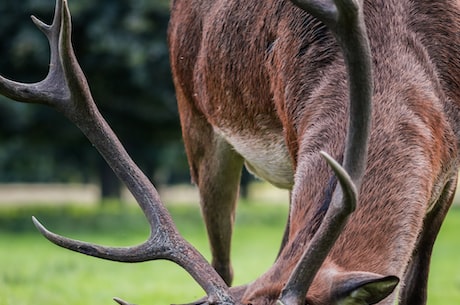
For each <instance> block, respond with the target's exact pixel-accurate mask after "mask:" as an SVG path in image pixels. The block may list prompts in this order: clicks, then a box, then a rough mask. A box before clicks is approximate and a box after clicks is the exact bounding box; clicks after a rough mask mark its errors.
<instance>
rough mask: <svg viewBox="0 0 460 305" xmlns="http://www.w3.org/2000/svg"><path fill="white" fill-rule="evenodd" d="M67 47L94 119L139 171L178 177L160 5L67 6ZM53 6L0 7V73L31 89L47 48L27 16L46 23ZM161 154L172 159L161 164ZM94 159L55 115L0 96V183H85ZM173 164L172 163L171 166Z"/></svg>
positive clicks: (164, 5)
mask: <svg viewBox="0 0 460 305" xmlns="http://www.w3.org/2000/svg"><path fill="white" fill-rule="evenodd" d="M69 2H70V7H71V11H72V17H73V44H74V47H75V49H76V53H77V57H78V59H79V61H80V63H81V65H82V67H83V70H84V71H85V74H86V76H87V78H88V80H89V83H90V86H91V89H92V92H93V95H94V97H95V100H96V101H97V103H98V106H99V107H100V108H101V112H102V113H103V114H104V116H105V117H106V118H107V120H108V121H109V122H110V124H111V125H112V126H113V128H114V130H115V131H116V133H117V134H118V135H119V137H120V138H121V140H122V142H123V143H124V144H125V145H126V146H127V148H128V150H129V152H130V153H131V154H132V155H133V157H134V159H135V160H136V161H137V162H138V163H139V164H140V166H141V168H143V170H144V171H146V172H147V173H149V174H153V173H154V172H156V171H157V170H160V169H163V172H164V171H165V168H168V167H169V166H170V165H171V164H173V165H176V164H180V167H179V168H180V172H187V166H186V162H185V156H184V153H183V148H182V146H181V145H177V144H178V143H180V128H179V121H178V115H177V109H176V103H175V98H174V92H173V86H172V81H171V75H170V69H169V61H168V52H167V43H166V31H167V23H168V18H169V11H168V5H169V2H168V1H165V0H162V1H143V0H141V1H130V0H117V1H113V0H103V1H89V0H71V1H69ZM53 11H54V0H46V1H44V0H25V1H19V2H18V1H13V0H5V1H1V2H0V41H1V42H2V43H1V44H0V73H1V74H2V75H5V76H7V77H9V78H13V79H16V80H20V81H25V82H32V81H38V80H40V79H42V78H43V77H44V76H45V74H46V71H47V69H48V62H49V51H48V45H47V41H46V39H45V37H44V36H43V34H42V33H41V32H40V31H39V30H38V29H36V28H35V26H34V25H33V23H32V22H31V21H30V18H29V15H30V14H33V15H35V16H37V17H39V18H40V19H42V20H44V21H46V22H50V20H51V18H52V15H53ZM171 149H174V150H176V151H177V150H178V153H175V155H178V156H179V157H180V162H177V161H176V160H170V161H169V162H168V163H166V162H162V160H163V159H164V156H165V155H170V154H169V152H170V150H171ZM101 164H103V161H102V159H101V158H100V157H99V156H98V154H97V153H96V152H95V151H94V150H93V149H92V147H91V145H88V143H87V141H86V140H85V139H84V138H83V136H82V135H81V133H80V132H79V131H78V130H77V129H76V128H75V127H74V126H72V125H71V124H70V123H68V122H67V121H65V119H63V118H62V117H61V115H60V114H58V113H54V111H52V110H50V109H48V108H46V107H41V106H33V105H24V104H18V103H14V102H11V101H8V100H7V99H5V98H2V97H0V182H10V181H24V182H34V181H40V182H50V181H59V182H66V181H71V182H76V181H78V182H85V181H88V180H95V178H96V177H98V176H99V171H100V170H101ZM176 167H177V166H176Z"/></svg>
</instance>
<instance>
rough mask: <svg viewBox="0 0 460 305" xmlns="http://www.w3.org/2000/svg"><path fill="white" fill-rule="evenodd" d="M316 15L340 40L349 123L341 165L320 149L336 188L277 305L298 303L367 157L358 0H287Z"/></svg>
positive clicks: (368, 84)
mask: <svg viewBox="0 0 460 305" xmlns="http://www.w3.org/2000/svg"><path fill="white" fill-rule="evenodd" d="M292 2H294V3H295V4H296V5H297V6H299V7H300V8H302V9H304V10H305V11H307V12H309V13H311V14H312V15H314V16H315V17H316V18H318V19H319V20H321V21H322V22H323V23H324V24H325V25H326V26H328V28H329V29H330V30H331V31H332V32H333V33H334V35H335V37H336V39H337V41H338V42H339V44H340V46H341V48H342V51H343V54H344V57H345V62H346V66H347V69H348V75H349V80H348V82H349V98H350V110H349V123H348V132H347V140H346V147H345V154H344V165H343V167H342V166H341V165H340V164H338V163H337V162H336V161H335V160H334V159H333V158H332V157H330V156H329V155H328V154H327V153H325V152H321V154H322V156H323V157H324V158H325V160H326V161H327V162H328V164H329V165H330V166H331V168H332V169H333V171H334V173H335V175H336V176H337V178H338V180H339V182H340V186H341V188H337V189H336V190H335V192H334V195H333V198H332V202H331V204H330V207H329V209H328V211H327V213H326V215H325V216H324V219H323V221H322V223H321V226H320V228H319V229H318V231H317V232H316V233H315V235H314V237H313V238H312V240H311V242H310V244H309V247H308V248H307V249H306V251H305V252H304V253H303V255H302V258H301V260H300V261H299V262H298V264H297V266H296V268H295V269H294V271H293V272H292V274H291V276H290V278H289V281H288V283H287V284H286V286H285V287H284V289H283V291H282V292H281V296H280V298H279V300H278V304H279V305H301V304H304V303H305V295H306V294H307V292H308V289H309V287H310V285H311V283H312V282H313V279H314V277H315V275H316V273H317V272H318V270H319V268H320V267H321V265H322V263H323V261H324V259H325V258H326V256H327V255H328V253H329V251H330V249H331V248H332V246H333V245H334V243H335V241H336V240H337V238H338V236H339V235H340V232H341V231H342V229H343V227H344V226H345V224H346V221H347V220H348V216H349V215H350V214H351V213H352V212H353V211H354V210H355V207H356V203H357V201H358V193H359V189H360V186H361V180H362V177H363V176H364V171H365V167H366V162H367V149H368V140H369V134H370V132H369V130H370V124H371V123H370V120H371V112H372V103H371V102H372V90H373V89H372V63H371V52H370V46H369V42H368V38H367V34H366V28H365V25H364V21H363V12H362V1H360V2H358V0H334V1H333V0H329V1H315V0H292Z"/></svg>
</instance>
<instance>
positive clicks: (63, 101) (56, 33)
mask: <svg viewBox="0 0 460 305" xmlns="http://www.w3.org/2000/svg"><path fill="white" fill-rule="evenodd" d="M33 21H34V23H35V24H36V25H37V27H38V28H39V29H40V30H41V31H42V32H43V33H44V34H45V35H46V37H47V38H48V41H49V44H50V49H51V60H50V69H49V72H48V75H47V76H46V78H45V79H44V80H43V81H41V82H38V83H35V84H23V83H18V82H13V81H10V80H7V79H5V78H3V77H0V94H3V95H5V96H7V97H9V98H11V99H15V100H17V101H21V102H27V103H38V104H45V105H49V106H51V107H53V108H55V109H57V110H58V111H60V112H62V113H63V114H64V115H65V116H66V117H67V118H68V119H69V120H70V121H72V122H73V123H74V124H75V125H77V126H78V127H79V128H80V129H81V130H82V132H83V133H84V134H85V135H86V137H87V138H88V139H89V140H90V141H91V142H92V144H93V145H94V146H95V147H96V148H97V149H98V151H99V152H100V153H101V155H102V156H103V157H104V158H105V160H106V161H107V163H108V164H109V165H110V166H111V168H112V169H113V171H114V172H115V174H116V175H117V176H118V177H119V178H120V179H121V180H122V181H123V182H124V183H125V185H126V186H127V188H128V189H129V190H130V191H131V193H132V194H133V196H134V197H135V198H136V200H137V202H138V204H139V206H140V207H141V209H142V211H143V212H144V214H145V216H146V218H147V220H148V222H149V224H150V227H151V232H150V238H149V239H148V240H147V241H146V242H144V243H143V244H141V245H138V246H134V247H126V248H117V247H104V246H99V245H94V244H91V243H87V242H81V241H76V240H72V239H69V238H65V237H62V236H59V235H57V234H54V233H52V232H50V231H48V230H47V229H46V228H45V227H44V226H42V225H41V224H40V223H39V222H38V221H37V220H36V219H35V218H34V219H33V220H34V223H35V225H36V226H37V228H38V230H39V231H40V232H41V233H42V234H43V235H44V236H45V237H46V238H47V239H49V240H50V241H51V242H53V243H55V244H57V245H59V246H61V247H64V248H67V249H70V250H73V251H77V252H80V253H83V254H87V255H91V256H96V257H100V258H104V259H108V260H115V261H122V262H142V261H147V260H155V259H166V260H170V261H173V262H175V263H177V264H178V265H180V266H182V267H183V268H184V269H186V270H187V272H189V273H190V275H191V276H192V277H193V278H194V279H195V280H196V281H197V282H198V283H199V284H200V285H201V287H202V288H203V289H204V290H205V291H206V293H207V294H208V302H209V303H210V304H212V303H216V302H217V303H219V304H234V302H233V300H232V299H231V297H230V296H229V294H228V287H227V285H226V284H225V283H224V281H223V280H222V279H221V278H220V276H219V275H218V274H217V272H215V270H214V269H213V268H212V267H211V265H210V264H209V263H208V262H207V261H206V260H205V259H204V258H203V256H202V255H201V254H200V253H199V252H198V251H197V250H196V249H195V248H194V247H193V246H192V245H190V244H189V243H188V242H187V241H185V240H184V239H183V237H182V236H181V235H180V234H179V233H178V231H177V229H176V227H175V225H174V223H173V221H172V219H171V217H170V215H169V213H168V211H167V210H166V208H165V207H164V205H163V204H162V203H161V200H160V197H159V195H158V192H157V191H156V189H155V187H154V186H153V185H152V184H151V183H150V181H149V180H148V178H147V177H146V176H145V175H144V174H143V173H142V171H141V170H140V169H139V168H138V167H137V166H136V164H135V163H134V162H133V161H132V159H131V158H130V157H129V155H128V153H127V152H126V150H125V149H124V148H123V146H122V144H121V143H120V141H119V140H118V138H117V137H116V135H115V134H114V133H113V131H112V130H111V128H110V127H109V125H108V124H107V122H106V121H105V120H104V118H103V117H102V115H101V114H100V113H99V111H98V109H97V107H96V105H95V103H94V101H93V98H92V96H91V92H90V89H89V86H88V83H87V81H86V78H85V76H84V74H83V72H82V70H81V68H80V66H79V64H78V62H77V59H76V57H75V54H74V51H73V47H72V43H71V27H72V26H71V17H70V11H69V8H68V5H67V1H66V0H57V1H56V10H55V15H54V19H53V22H52V24H51V25H47V24H45V23H43V22H41V21H40V20H38V19H37V18H35V17H33ZM117 300H119V301H121V300H120V299H117ZM121 302H124V301H121Z"/></svg>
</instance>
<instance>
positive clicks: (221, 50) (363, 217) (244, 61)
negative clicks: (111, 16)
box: [169, 0, 460, 305]
mask: <svg viewBox="0 0 460 305" xmlns="http://www.w3.org/2000/svg"><path fill="white" fill-rule="evenodd" d="M171 13H172V17H171V23H170V29H169V44H170V50H171V51H170V55H171V64H172V69H173V76H174V82H175V86H176V92H177V99H178V105H179V110H180V116H181V123H182V127H183V137H184V142H185V147H186V151H187V155H188V158H189V163H190V168H191V174H192V177H193V180H194V181H195V182H196V183H197V185H198V187H199V189H200V194H201V198H202V199H201V201H202V208H203V215H204V218H205V221H206V224H207V228H208V233H209V236H210V242H211V247H212V250H213V264H214V266H215V267H216V269H217V270H218V271H219V273H220V274H221V275H222V276H223V277H224V279H225V280H226V281H227V282H230V281H231V278H232V274H231V267H230V257H229V250H230V238H231V227H232V223H233V213H234V208H235V205H236V204H235V203H236V200H237V193H238V183H239V178H240V171H241V167H242V166H243V162H244V161H245V162H246V165H247V166H248V168H249V169H251V170H252V171H253V172H254V173H256V174H259V175H261V176H262V177H263V178H266V179H268V180H269V181H270V180H272V181H271V182H272V183H273V184H275V185H279V186H282V187H286V188H289V189H291V191H292V193H291V206H290V216H289V230H288V232H287V234H288V235H287V236H286V237H287V241H286V244H285V245H284V246H283V248H282V250H281V252H280V255H279V257H278V259H277V261H276V262H275V263H274V265H273V266H272V267H271V268H270V269H269V270H268V271H267V272H266V273H265V274H264V275H262V276H261V277H260V278H259V279H257V280H256V281H255V282H254V283H252V284H250V285H249V286H248V288H247V290H246V292H245V294H244V296H243V297H242V300H241V302H242V303H244V304H274V302H275V301H276V299H277V297H278V296H279V293H280V291H281V289H282V288H283V285H284V283H285V282H286V281H287V278H288V276H289V275H290V273H291V271H292V269H293V267H294V265H295V264H296V262H297V261H298V259H299V257H300V255H301V253H302V251H303V249H304V248H305V247H306V245H308V242H309V240H310V239H311V237H312V234H313V233H314V232H315V231H316V228H317V225H318V223H319V222H320V221H321V217H322V215H323V214H324V213H323V210H324V208H325V207H327V204H328V202H329V201H330V198H329V197H330V195H329V194H328V185H329V186H330V185H331V184H332V185H335V183H334V179H333V178H332V177H333V174H332V171H331V170H330V169H329V168H328V166H327V165H326V163H325V162H324V161H323V160H322V158H321V157H320V156H319V151H320V150H324V151H326V152H328V153H329V154H331V155H332V156H333V157H334V158H336V159H338V160H340V159H341V158H342V154H343V150H344V138H345V133H346V130H345V129H346V117H347V111H348V105H347V96H348V89H347V83H346V72H345V66H344V62H343V58H342V55H341V52H340V49H339V48H338V46H337V44H336V42H335V40H334V38H333V37H332V35H331V34H330V33H329V31H328V30H327V29H326V27H325V26H324V25H322V24H321V23H320V22H318V21H316V19H314V18H313V17H311V16H310V15H309V14H307V13H305V12H303V11H302V10H300V9H299V8H297V7H295V6H294V5H293V4H291V3H290V2H288V1H282V0H269V1H250V0H244V1H243V0H232V1H224V0H215V1H208V0H173V2H172V9H171ZM364 13H365V21H366V25H367V30H368V35H369V39H370V44H371V50H372V54H373V69H374V94H373V104H374V109H373V117H372V118H373V127H372V133H371V140H370V147H369V157H368V166H367V170H366V175H365V178H364V182H363V185H362V189H361V194H360V201H359V204H358V208H357V210H356V212H355V213H354V214H353V215H352V216H351V218H350V221H349V223H348V224H347V225H346V227H345V229H344V231H343V232H342V234H341V236H340V237H339V240H338V241H337V243H336V244H335V246H334V248H333V249H332V251H331V252H330V254H329V256H328V258H327V259H326V262H325V263H324V264H323V267H322V268H321V270H320V272H319V273H318V275H317V276H316V278H315V280H314V282H313V285H312V286H311V288H310V290H309V293H308V295H307V300H308V302H309V304H310V303H311V304H318V305H319V304H326V303H327V302H333V294H334V292H333V291H332V290H331V289H332V288H328V287H329V286H330V285H331V282H330V281H331V278H330V277H328V276H327V272H325V271H324V270H328V268H331V270H332V269H333V270H335V271H337V272H340V275H342V276H343V275H347V274H348V273H349V272H356V271H365V272H372V273H376V274H381V275H395V276H398V277H399V278H401V280H402V283H401V287H400V289H399V290H400V291H399V295H400V297H398V293H397V292H395V293H393V294H392V296H391V297H389V298H386V299H385V300H384V301H382V302H381V303H379V304H393V303H394V301H395V300H396V299H398V298H400V304H424V303H425V302H426V285H427V283H426V282H427V274H428V266H429V260H430V255H431V249H432V246H433V243H434V240H435V238H436V235H437V233H438V230H439V227H440V225H441V223H442V220H443V219H444V216H445V214H446V213H447V210H448V207H449V206H450V204H451V201H452V198H453V193H454V190H455V185H456V177H457V169H458V161H459V155H458V147H459V139H460V120H459V115H458V114H459V107H460V52H459V51H458V50H460V34H459V33H460V2H459V1H456V0H454V1H452V0H420V1H416V0H412V1H411V0H374V1H371V0H368V1H364ZM280 139H281V140H280ZM274 143H275V144H274ZM279 143H281V144H282V145H280V144H279ZM283 149H284V150H283ZM270 154H271V155H273V156H275V158H274V159H270V158H269V157H270ZM258 157H260V160H259V159H258ZM263 160H267V162H265V163H264V162H261V161H263ZM277 160H280V161H279V163H277V162H276V161H277ZM260 164H263V165H265V166H266V168H260V167H261V166H260ZM286 164H288V166H286ZM264 170H266V171H264ZM283 177H284V178H286V179H282V178H283ZM427 224H429V225H427ZM332 281H333V283H334V281H335V280H334V279H332ZM328 285H329V286H328Z"/></svg>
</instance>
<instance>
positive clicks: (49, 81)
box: [0, 0, 69, 105]
mask: <svg viewBox="0 0 460 305" xmlns="http://www.w3.org/2000/svg"><path fill="white" fill-rule="evenodd" d="M61 11H62V1H60V0H56V8H55V13H54V18H53V22H52V24H51V25H47V24H45V23H44V22H42V21H41V20H39V19H37V18H36V17H35V16H32V21H33V22H34V23H35V25H36V26H37V27H38V28H39V29H40V30H41V31H42V32H43V33H44V34H45V35H46V37H47V38H48V41H49V45H50V51H51V55H50V65H49V66H50V68H49V71H48V74H47V76H46V78H45V79H43V80H42V81H40V82H37V83H31V84H24V83H19V82H15V81H11V80H9V79H6V78H4V77H2V76H0V94H2V95H4V96H6V97H9V98H11V99H13V100H16V101H20V102H25V103H37V104H46V105H52V104H57V103H59V102H61V101H62V100H63V99H66V98H67V97H68V95H69V93H68V91H67V87H66V86H65V84H61V83H60V80H62V79H63V71H62V66H61V64H60V59H59V44H58V40H59V33H60V31H59V29H60V27H61Z"/></svg>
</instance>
